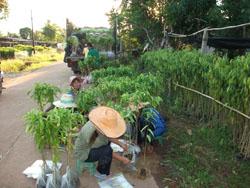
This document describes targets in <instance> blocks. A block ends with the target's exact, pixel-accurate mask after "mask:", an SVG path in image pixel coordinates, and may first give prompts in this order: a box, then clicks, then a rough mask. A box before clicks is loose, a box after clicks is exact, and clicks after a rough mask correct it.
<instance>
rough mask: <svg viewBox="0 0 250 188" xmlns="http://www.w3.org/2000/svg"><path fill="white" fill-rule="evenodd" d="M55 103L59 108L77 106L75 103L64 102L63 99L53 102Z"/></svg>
mask: <svg viewBox="0 0 250 188" xmlns="http://www.w3.org/2000/svg"><path fill="white" fill-rule="evenodd" d="M53 105H54V106H55V107H57V108H76V107H77V106H76V104H75V103H69V104H65V103H62V102H61V101H55V102H53Z"/></svg>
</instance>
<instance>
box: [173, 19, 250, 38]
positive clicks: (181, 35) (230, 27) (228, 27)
mask: <svg viewBox="0 0 250 188" xmlns="http://www.w3.org/2000/svg"><path fill="white" fill-rule="evenodd" d="M248 25H250V22H248V23H244V24H240V25H234V26H226V27H220V28H218V27H217V28H204V29H201V30H199V31H196V32H194V33H192V34H188V35H183V34H177V33H168V36H169V37H177V38H184V37H190V36H194V35H197V34H199V33H202V32H204V30H205V29H207V31H219V30H225V29H234V28H237V27H245V26H248Z"/></svg>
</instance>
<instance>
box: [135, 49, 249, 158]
mask: <svg viewBox="0 0 250 188" xmlns="http://www.w3.org/2000/svg"><path fill="white" fill-rule="evenodd" d="M249 65H250V55H249V54H248V55H246V56H242V57H238V58H236V59H232V60H229V59H227V58H225V57H218V56H216V55H204V54H201V53H200V52H198V51H186V50H184V51H171V50H170V51H166V50H160V51H156V52H149V53H146V54H145V55H143V56H142V58H141V62H140V66H139V67H138V68H139V69H140V70H142V71H144V72H151V73H156V74H159V75H161V77H162V78H163V79H164V83H165V85H164V87H165V91H166V92H165V96H162V97H163V98H164V99H165V101H166V102H167V103H168V104H169V109H172V110H173V111H174V112H177V113H179V114H185V115H188V116H192V117H195V118H197V119H199V120H205V121H211V120H212V121H217V122H218V121H220V122H224V123H226V124H228V125H229V126H232V127H233V130H234V136H235V137H234V141H235V143H236V144H237V145H238V146H239V149H240V150H241V152H242V153H244V154H246V155H250V150H249V149H247V148H248V146H249V144H248V143H249V142H248V137H247V135H248V136H249V135H250V131H249V130H248V129H244V127H245V125H247V124H248V120H247V119H244V118H242V116H239V115H238V114H234V113H230V112H229V111H228V110H226V109H224V108H222V107H221V106H218V105H217V104H216V103H214V102H213V101H211V100H208V99H205V98H204V97H201V96H199V95H197V94H194V93H192V92H188V91H186V90H183V89H180V88H178V87H177V86H176V85H175V83H178V84H180V85H183V86H185V87H188V88H192V89H195V90H198V91H200V92H202V93H205V94H207V95H209V96H212V97H214V98H215V99H217V100H219V101H221V102H223V103H224V104H227V105H229V106H231V107H234V108H236V109H238V110H240V111H241V112H243V113H245V114H250V110H249V104H250V95H249V94H250V74H249V72H250V66H249Z"/></svg>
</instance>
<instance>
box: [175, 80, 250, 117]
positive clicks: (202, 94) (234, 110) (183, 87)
mask: <svg viewBox="0 0 250 188" xmlns="http://www.w3.org/2000/svg"><path fill="white" fill-rule="evenodd" d="M174 85H176V86H177V87H180V88H182V89H185V90H188V91H191V92H194V93H197V94H199V95H201V96H203V97H206V98H208V99H210V100H212V101H214V102H216V103H217V104H219V105H221V106H223V107H224V108H227V109H229V110H231V111H233V112H235V113H237V114H239V115H241V116H243V117H245V118H247V119H249V120H250V116H248V115H246V114H244V113H242V112H240V111H239V110H237V109H235V108H233V107H230V106H228V105H226V104H223V103H222V102H220V101H218V100H216V99H214V98H213V97H211V96H209V95H206V94H204V93H201V92H199V91H197V90H195V89H191V88H188V87H185V86H182V85H180V84H178V83H174Z"/></svg>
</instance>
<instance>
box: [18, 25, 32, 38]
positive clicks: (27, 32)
mask: <svg viewBox="0 0 250 188" xmlns="http://www.w3.org/2000/svg"><path fill="white" fill-rule="evenodd" d="M31 33H32V31H31V29H30V28H29V27H24V28H21V29H19V34H20V37H21V38H23V39H28V38H31Z"/></svg>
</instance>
